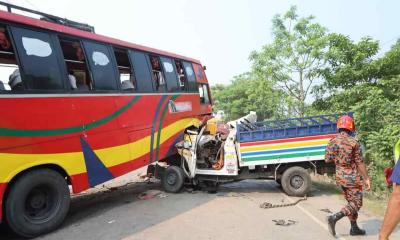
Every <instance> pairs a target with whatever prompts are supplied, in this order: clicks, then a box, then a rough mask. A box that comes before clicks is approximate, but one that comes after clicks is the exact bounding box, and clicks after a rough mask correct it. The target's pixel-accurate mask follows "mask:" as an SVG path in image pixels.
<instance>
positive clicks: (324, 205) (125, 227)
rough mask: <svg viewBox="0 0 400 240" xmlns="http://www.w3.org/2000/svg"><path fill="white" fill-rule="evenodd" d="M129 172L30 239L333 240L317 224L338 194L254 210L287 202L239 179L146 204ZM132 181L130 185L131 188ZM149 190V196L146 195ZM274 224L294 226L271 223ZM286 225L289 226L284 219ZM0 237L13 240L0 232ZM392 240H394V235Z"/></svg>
mask: <svg viewBox="0 0 400 240" xmlns="http://www.w3.org/2000/svg"><path fill="white" fill-rule="evenodd" d="M136 175H137V172H134V173H132V174H130V175H128V176H126V177H124V178H120V179H117V180H114V181H113V182H111V183H108V184H106V185H105V186H102V187H98V188H96V189H92V190H90V191H88V192H87V193H84V194H80V195H77V196H74V197H73V200H72V206H71V210H70V213H69V215H68V217H67V219H66V221H65V223H64V224H63V225H62V226H61V227H60V229H58V230H57V231H55V232H53V233H50V234H47V235H44V236H42V237H39V238H36V239H37V240H70V239H71V240H81V239H85V240H110V239H123V240H136V239H138V240H139V239H140V240H146V239H152V240H153V239H157V240H164V239H165V240H173V239H184V240H191V239H198V240H205V239H218V240H225V239H226V240H232V239H246V240H256V239H260V240H261V239H263V240H265V239H281V240H284V239H302V240H304V239H326V240H328V239H335V238H333V237H331V236H330V234H329V233H328V230H327V226H326V224H325V218H326V216H327V215H328V213H327V212H326V211H328V210H330V211H333V212H336V211H338V210H339V209H340V208H341V205H342V204H343V203H344V200H343V198H341V197H340V195H337V194H333V193H329V192H324V191H321V190H319V189H317V188H313V189H312V192H311V195H312V196H311V197H309V198H308V199H307V201H303V202H300V203H299V204H298V205H296V206H291V207H284V208H274V209H262V208H260V207H259V205H260V204H261V203H263V202H265V201H268V202H271V203H275V204H281V203H290V202H293V201H295V200H297V199H298V198H293V197H287V196H286V195H285V194H283V193H282V192H281V189H280V188H279V185H277V184H276V183H275V182H274V181H263V180H247V181H242V182H237V183H231V184H226V185H224V186H222V187H220V189H219V191H218V192H217V193H216V194H210V193H207V192H201V191H197V192H196V191H195V192H192V193H189V192H183V193H180V194H165V193H163V192H161V194H159V195H157V196H155V197H154V198H151V199H148V200H141V199H139V198H138V196H140V195H141V194H143V193H144V192H146V191H147V192H148V191H149V190H152V191H150V193H160V190H161V186H160V184H159V183H158V182H154V183H146V182H138V178H137V177H136ZM132 181H134V183H132ZM153 190H154V191H153ZM274 220H284V221H285V222H286V223H287V222H289V223H294V224H292V225H289V226H280V225H276V223H275V222H274ZM289 220H291V221H289ZM381 222H382V219H381V218H379V217H375V216H373V215H371V214H369V213H368V212H366V211H365V210H362V211H361V212H360V219H359V223H360V225H361V227H363V228H365V229H366V231H367V236H366V237H352V236H349V222H348V220H347V219H343V220H341V221H340V222H339V223H338V225H337V232H338V233H339V234H338V236H337V237H336V239H377V234H378V231H379V227H380V225H381ZM0 239H10V240H16V239H19V238H18V237H16V236H14V235H13V234H11V233H9V232H8V231H7V230H4V228H2V229H1V230H0ZM392 239H400V232H399V231H398V230H397V231H396V232H395V234H394V235H393V238H392Z"/></svg>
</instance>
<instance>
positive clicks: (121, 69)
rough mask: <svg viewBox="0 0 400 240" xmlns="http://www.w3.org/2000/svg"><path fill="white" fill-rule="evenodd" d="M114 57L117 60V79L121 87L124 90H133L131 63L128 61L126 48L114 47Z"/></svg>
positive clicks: (133, 79)
mask: <svg viewBox="0 0 400 240" xmlns="http://www.w3.org/2000/svg"><path fill="white" fill-rule="evenodd" d="M114 54H115V59H116V61H117V67H118V74H119V81H120V82H121V89H122V90H123V91H125V92H132V91H134V90H135V85H136V81H135V77H134V75H133V74H132V69H131V63H130V61H129V57H128V52H127V50H123V49H117V48H114Z"/></svg>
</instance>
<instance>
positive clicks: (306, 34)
mask: <svg viewBox="0 0 400 240" xmlns="http://www.w3.org/2000/svg"><path fill="white" fill-rule="evenodd" d="M326 31H327V30H326V29H325V28H324V27H322V26H321V25H320V24H318V23H315V22H314V17H313V16H308V17H301V18H299V16H298V15H297V9H296V7H291V8H290V10H289V11H287V12H286V13H285V14H283V15H276V16H275V17H274V18H273V20H272V37H273V41H272V43H270V44H267V45H265V46H263V48H262V50H261V51H259V52H257V51H253V52H252V53H251V54H250V61H251V62H252V64H253V72H254V73H255V74H257V75H258V76H259V77H260V78H261V79H272V80H273V81H274V82H275V83H276V85H277V86H279V88H281V89H283V90H284V91H285V92H286V93H287V95H288V96H290V97H291V98H292V101H290V102H291V103H292V105H291V106H288V107H289V109H290V110H293V111H295V112H296V115H297V116H300V117H302V116H304V113H305V111H306V99H307V96H308V95H309V93H310V91H311V88H312V87H313V84H314V82H315V81H316V80H317V79H318V77H319V74H320V72H321V71H322V67H323V65H324V59H325V57H324V56H325V48H326V46H327V43H328V41H327V38H326Z"/></svg>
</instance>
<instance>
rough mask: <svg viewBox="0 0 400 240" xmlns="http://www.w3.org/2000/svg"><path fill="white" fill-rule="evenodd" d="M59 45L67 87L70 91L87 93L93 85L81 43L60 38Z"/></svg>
mask: <svg viewBox="0 0 400 240" xmlns="http://www.w3.org/2000/svg"><path fill="white" fill-rule="evenodd" d="M60 45H61V49H62V52H63V55H64V61H65V66H66V67H67V72H68V80H69V87H70V88H71V89H72V90H78V91H79V90H80V91H85V90H86V91H88V90H90V89H92V87H93V84H92V81H91V79H90V74H89V71H88V67H87V64H86V61H85V54H84V53H83V50H82V46H81V43H80V42H79V41H77V40H69V39H63V38H60Z"/></svg>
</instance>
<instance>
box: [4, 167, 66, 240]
mask: <svg viewBox="0 0 400 240" xmlns="http://www.w3.org/2000/svg"><path fill="white" fill-rule="evenodd" d="M69 205H70V192H69V188H68V184H67V182H66V180H65V179H64V177H63V176H61V175H60V174H59V173H58V172H56V171H53V170H50V169H38V170H33V171H30V172H27V173H24V174H23V175H22V176H21V177H19V178H18V180H17V181H16V182H15V183H14V184H12V185H11V188H10V191H9V193H8V195H7V198H6V201H5V216H6V222H7V225H8V226H9V227H10V229H11V230H12V231H13V232H15V233H16V234H18V235H20V236H22V237H26V238H33V237H36V236H39V235H41V234H43V233H48V232H50V231H53V230H54V229H56V228H57V227H59V226H60V225H61V223H62V222H63V221H64V218H65V216H66V215H67V213H68V210H69Z"/></svg>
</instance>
